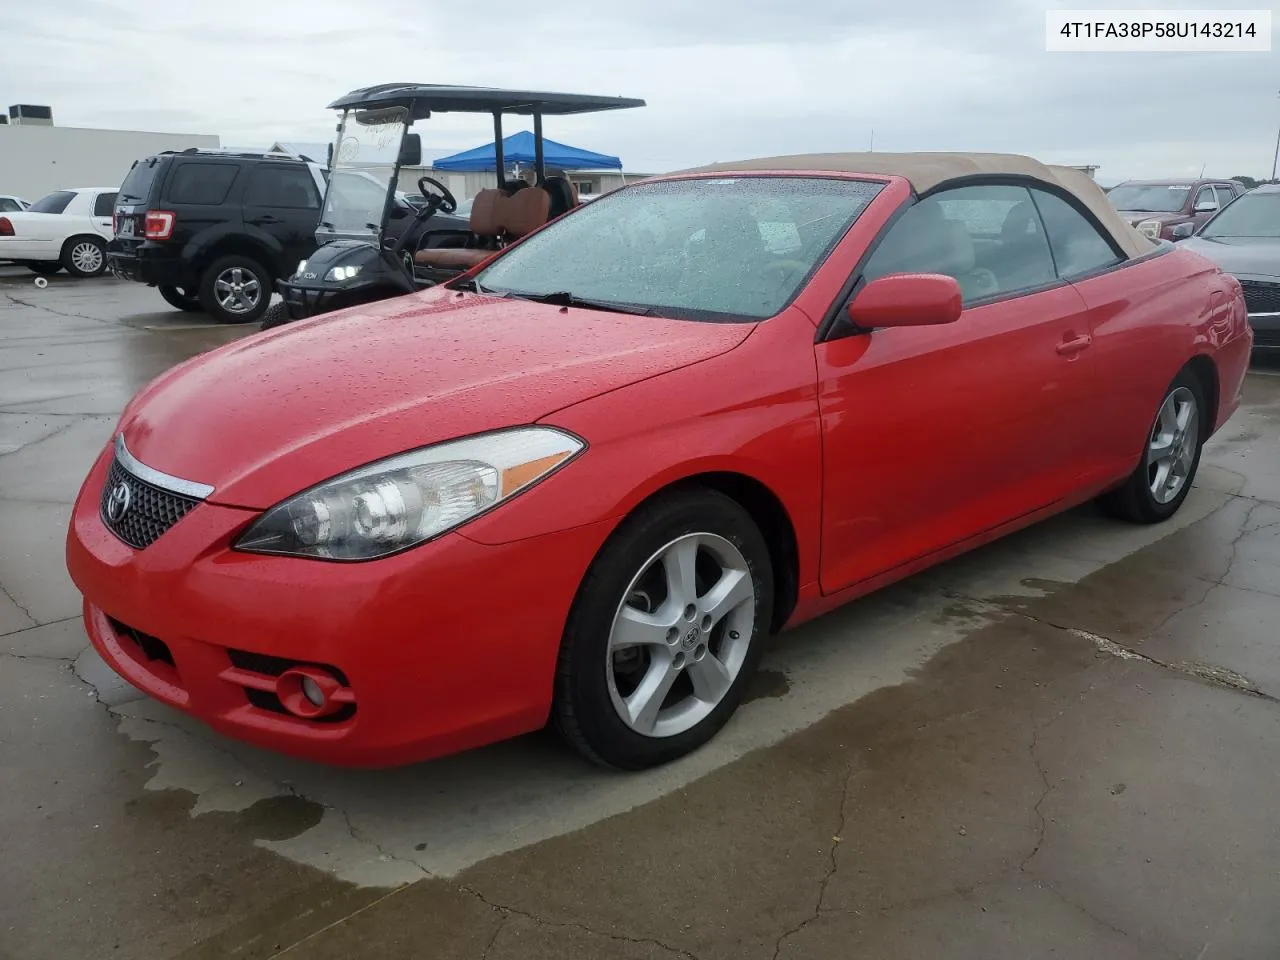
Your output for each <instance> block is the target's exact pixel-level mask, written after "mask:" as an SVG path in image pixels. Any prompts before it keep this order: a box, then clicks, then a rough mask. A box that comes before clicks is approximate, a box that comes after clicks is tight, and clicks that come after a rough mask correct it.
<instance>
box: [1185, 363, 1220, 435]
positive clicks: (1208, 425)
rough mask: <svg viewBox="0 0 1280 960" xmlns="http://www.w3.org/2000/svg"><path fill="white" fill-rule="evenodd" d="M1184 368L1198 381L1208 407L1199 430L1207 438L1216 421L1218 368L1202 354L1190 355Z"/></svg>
mask: <svg viewBox="0 0 1280 960" xmlns="http://www.w3.org/2000/svg"><path fill="white" fill-rule="evenodd" d="M1184 369H1186V370H1189V371H1190V372H1191V375H1192V376H1194V377H1195V378H1196V379H1197V380H1199V381H1200V389H1201V390H1203V391H1204V402H1205V404H1206V405H1207V406H1208V407H1209V410H1208V413H1209V415H1208V416H1207V417H1206V418H1205V422H1204V427H1203V430H1202V431H1201V432H1202V434H1203V436H1204V438H1205V439H1208V437H1209V434H1211V433H1212V432H1213V425H1214V424H1215V423H1217V422H1218V402H1219V399H1220V398H1219V396H1218V391H1219V386H1218V368H1217V366H1215V365H1214V362H1213V361H1212V360H1210V359H1209V358H1208V357H1206V356H1205V355H1204V354H1200V355H1198V356H1195V357H1192V358H1191V361H1190V362H1189V363H1188V364H1187V365H1186V367H1185V368H1184Z"/></svg>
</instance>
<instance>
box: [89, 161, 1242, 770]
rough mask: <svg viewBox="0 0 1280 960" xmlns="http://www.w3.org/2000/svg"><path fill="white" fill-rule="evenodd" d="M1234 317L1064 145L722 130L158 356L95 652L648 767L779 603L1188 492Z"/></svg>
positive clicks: (719, 686) (117, 487) (1190, 263)
mask: <svg viewBox="0 0 1280 960" xmlns="http://www.w3.org/2000/svg"><path fill="white" fill-rule="evenodd" d="M530 189H538V188H537V187H532V188H530ZM1251 337H1252V335H1251V333H1250V328H1249V325H1248V322H1247V320H1246V314H1245V305H1244V300H1243V297H1242V294H1241V290H1240V286H1239V284H1238V283H1237V282H1236V280H1234V279H1233V278H1231V277H1230V276H1227V275H1225V274H1223V273H1222V272H1221V271H1220V270H1219V269H1218V268H1217V267H1215V266H1214V265H1213V264H1211V263H1210V262H1209V261H1208V260H1205V259H1203V258H1201V257H1200V256H1198V255H1196V254H1194V253H1192V252H1190V251H1185V250H1181V249H1178V248H1176V247H1174V246H1173V245H1172V244H1169V243H1168V242H1163V241H1151V240H1148V239H1147V238H1145V237H1143V236H1142V235H1140V234H1139V233H1137V232H1136V231H1135V230H1134V229H1133V228H1132V227H1131V226H1129V224H1127V223H1126V222H1125V221H1124V220H1123V219H1121V218H1120V216H1119V215H1118V214H1117V213H1116V212H1115V210H1114V209H1113V208H1112V207H1111V205H1110V204H1109V203H1108V201H1107V199H1106V196H1105V195H1104V194H1103V193H1102V191H1101V190H1100V189H1099V188H1098V187H1097V186H1096V185H1095V184H1094V183H1093V182H1092V181H1091V180H1089V179H1088V178H1087V177H1085V176H1084V175H1083V174H1080V173H1077V172H1076V171H1074V170H1069V169H1066V168H1058V167H1050V166H1045V165H1042V164H1040V163H1037V162H1035V161H1034V160H1031V159H1028V158H1025V157H1018V156H1005V155H992V154H978V155H959V154H903V155H893V154H880V153H875V154H862V155H828V156H801V157H775V158H771V159H764V160H755V161H748V162H741V163H731V164H721V165H716V166H713V167H709V168H702V169H699V170H696V171H689V172H685V173H681V174H676V175H672V176H667V177H662V178H657V179H652V180H648V181H644V182H641V183H638V184H634V185H632V186H629V187H625V188H623V189H620V190H618V191H616V192H614V193H612V194H610V195H609V196H607V197H603V198H601V199H600V200H598V201H597V202H595V203H592V204H588V205H585V206H582V207H580V208H578V209H576V210H574V211H572V212H570V213H568V214H566V215H565V216H563V217H561V218H560V219H558V220H555V221H553V222H552V223H551V224H549V225H547V226H545V227H543V228H541V229H539V230H537V231H535V232H533V233H531V234H529V235H528V236H526V237H525V238H523V239H522V240H520V241H518V242H516V243H513V244H512V245H511V246H509V247H507V248H506V249H505V250H504V251H502V252H500V253H498V254H497V255H496V256H494V257H493V258H492V259H490V260H488V261H486V262H485V263H482V264H479V265H477V266H475V267H472V268H471V269H470V270H469V271H468V272H467V273H465V274H463V275H462V276H461V277H460V278H458V279H456V280H453V281H449V282H447V283H444V284H442V285H440V286H437V287H434V288H431V289H429V290H426V291H423V292H420V293H416V294H411V295H408V296H404V297H400V298H397V299H394V300H389V301H385V302H382V303H378V304H376V305H371V306H365V307H356V308H352V309H348V310H343V311H338V312H335V313H331V314H327V315H323V316H320V317H316V318H314V319H311V320H307V321H303V322H300V323H298V324H296V325H291V326H289V327H287V328H282V329H280V330H276V331H270V332H265V333H259V334H255V335H253V336H250V337H248V338H246V339H243V340H240V341H238V342H236V343H234V344H230V345H227V346H225V347H221V348H219V349H216V350H213V351H212V352H209V353H206V354H204V355H202V356H199V357H196V358H194V359H192V360H189V361H187V362H185V363H183V364H181V365H179V366H177V367H175V368H174V369H172V370H170V371H169V372H167V373H166V374H164V375H162V376H161V377H159V378H158V379H156V380H155V381H153V382H152V383H151V384H149V385H148V386H147V387H146V388H144V389H143V390H142V391H141V392H140V393H139V394H138V395H137V396H136V397H135V398H134V399H133V400H132V401H131V402H130V403H129V405H128V406H127V408H126V409H125V411H124V413H123V414H122V416H121V419H120V422H119V425H118V428H117V430H116V431H115V435H114V436H113V438H112V440H111V442H110V443H109V444H108V445H107V446H106V448H105V449H103V451H102V452H101V455H100V456H99V457H98V458H97V462H96V463H94V465H93V468H92V469H91V470H90V472H89V475H88V478H87V479H86V481H85V483H84V486H83V489H82V490H81V492H80V495H79V499H78V501H77V503H76V506H75V510H74V515H73V518H72V521H71V527H70V531H69V538H68V544H67V562H68V566H69V569H70V572H71V576H72V577H73V579H74V581H75V583H76V584H77V586H78V587H79V589H80V591H81V592H82V593H83V594H84V597H85V606H84V618H85V624H86V626H87V629H88V633H89V637H90V639H91V640H92V642H93V645H94V646H95V647H96V648H97V650H98V652H99V653H100V654H101V655H102V657H103V658H104V659H105V660H106V661H107V662H108V663H109V664H110V665H111V666H112V667H113V668H114V669H115V670H116V671H118V672H119V673H120V674H121V675H123V676H124V677H125V678H126V679H128V680H129V681H130V682H131V683H133V684H135V685H136V686H137V687H139V688H141V689H142V690H144V691H146V692H147V693H148V694H150V695H152V696H153V697H155V698H157V699H159V700H162V701H164V702H165V703H168V704H171V705H172V706H174V707H176V708H178V709H180V710H184V711H187V712H189V713H191V714H193V715H195V716H196V717H199V718H201V719H202V720H204V721H206V722H207V723H208V724H209V725H210V726H212V727H213V728H215V729H216V730H218V731H221V732H222V733H224V734H226V735H228V736H231V737H236V738H240V739H243V740H246V741H250V742H252V743H255V744H258V745H260V746H264V747H268V748H272V749H275V750H278V751H283V752H285V753H289V754H294V755H297V756H301V757H308V758H312V759H315V760H319V761H325V762H330V763H336V764H342V765H353V766H386V765H396V764H403V763H408V762H413V761H418V760H422V759H426V758H429V757H433V756H439V755H442V754H446V753H450V752H454V751H458V750H462V749H466V748H471V747H475V746H478V745H481V744H485V743H489V742H492V741H496V740H499V739H502V738H507V737H511V736H514V735H518V734H522V733H525V732H527V731H532V730H535V729H537V728H540V727H542V726H544V725H546V724H547V723H548V722H549V721H550V722H552V723H554V724H555V726H557V727H558V728H559V730H560V731H562V732H563V734H564V735H565V737H566V738H567V739H568V741H569V742H570V743H571V744H573V745H574V746H575V747H576V748H577V749H578V750H579V751H581V752H582V753H583V754H584V755H585V756H587V757H588V758H590V759H592V760H595V761H597V762H600V763H603V764H606V765H609V766H612V767H616V768H629V769H638V768H643V767H647V766H652V765H654V764H659V763H663V762H666V761H670V760H672V759H674V758H676V757H679V756H681V755H683V754H685V753H687V752H689V751H691V750H693V749H695V748H696V747H698V746H699V745H700V744H702V743H704V742H705V741H707V740H708V739H709V738H710V737H712V736H713V735H714V734H715V732H716V731H717V730H718V729H719V728H720V727H722V726H723V724H724V723H725V722H726V721H727V720H728V719H729V717H730V715H731V714H732V713H733V712H734V710H735V708H736V707H737V706H738V704H739V702H740V700H741V697H742V693H743V688H744V685H745V684H746V683H747V681H748V678H749V676H750V674H751V672H752V671H753V670H754V669H755V667H756V664H757V662H758V661H759V658H760V655H761V649H762V647H763V645H764V644H765V642H766V640H767V638H768V637H769V636H770V634H773V633H775V632H777V631H779V630H781V629H782V628H784V627H788V626H791V625H794V624H797V623H800V622H802V621H804V620H807V619H809V618H811V617H814V616H816V615H818V614H821V613H823V612H824V611H827V610H830V609H832V608H833V607H836V606H838V605H840V604H842V603H845V602H847V601H849V600H851V599H853V598H855V597H858V596H860V595H862V594H865V593H867V592H868V591H871V590H873V589H876V588H877V587H880V586H882V585H884V584H887V583H889V582H891V581H894V580H897V579H899V578H902V577H904V576H907V575H909V574H911V573H912V572H914V571H918V570H921V569H922V568H924V567H927V566H929V565H931V564H934V563H937V562H938V561H940V560H943V559H945V558H947V557H951V556H954V555H956V554H959V553H961V552H962V551H965V550H968V549H970V548H972V547H974V546H976V545H978V544H981V543H984V542H986V541H990V540H992V539H994V538H996V537H999V536H1001V535H1002V534H1005V533H1008V532H1009V531H1012V530H1014V529H1017V528H1019V527H1024V526H1026V525H1028V524H1031V523H1034V522H1036V521H1037V520H1039V519H1041V518H1043V517H1046V516H1048V515H1050V514H1053V513H1056V512H1058V511H1061V510H1064V509H1067V508H1069V507H1071V506H1073V505H1076V504H1080V503H1082V502H1085V501H1088V500H1090V499H1093V498H1099V499H1100V501H1101V502H1102V504H1104V506H1105V507H1106V508H1107V509H1108V510H1109V511H1111V512H1112V513H1114V514H1115V515H1117V516H1118V517H1120V518H1123V519H1126V520H1129V521H1134V522H1139V523H1155V522H1158V521H1161V520H1164V519H1166V518H1168V517H1169V516H1171V515H1172V514H1173V513H1174V512H1175V511H1176V510H1177V509H1178V508H1179V506H1180V505H1181V504H1182V502H1183V499H1184V498H1185V497H1186V496H1187V492H1188V489H1189V488H1190V486H1191V483H1192V481H1193V478H1194V477H1195V473H1196V467H1197V465H1198V463H1199V459H1200V451H1201V447H1202V445H1203V443H1204V441H1205V440H1206V438H1208V437H1209V436H1210V435H1211V434H1213V433H1214V431H1216V430H1218V429H1219V428H1220V427H1221V426H1222V425H1223V423H1224V422H1226V420H1227V419H1228V418H1229V417H1230V416H1231V415H1232V413H1233V412H1234V411H1235V410H1236V408H1237V406H1238V404H1239V400H1240V390H1241V385H1242V382H1243V379H1244V375H1245V371H1246V367H1247V363H1248V359H1249V352H1250V345H1251Z"/></svg>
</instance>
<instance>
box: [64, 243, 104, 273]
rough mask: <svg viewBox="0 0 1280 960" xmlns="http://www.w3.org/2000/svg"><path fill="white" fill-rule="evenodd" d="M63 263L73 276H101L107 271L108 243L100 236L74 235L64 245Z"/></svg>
mask: <svg viewBox="0 0 1280 960" xmlns="http://www.w3.org/2000/svg"><path fill="white" fill-rule="evenodd" d="M61 263H62V266H64V267H65V268H66V270H67V273H69V274H71V275H72V276H73V277H81V278H85V277H100V276H102V274H104V273H106V271H107V245H106V244H105V243H104V242H103V241H102V239H101V238H99V237H72V238H71V239H70V240H68V241H67V242H66V243H64V244H63V245H62V260H61Z"/></svg>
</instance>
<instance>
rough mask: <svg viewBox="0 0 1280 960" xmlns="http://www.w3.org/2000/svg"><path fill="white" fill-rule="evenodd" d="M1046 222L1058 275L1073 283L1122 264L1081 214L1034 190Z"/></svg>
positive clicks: (1044, 191) (1096, 230)
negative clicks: (1091, 273) (1097, 271)
mask: <svg viewBox="0 0 1280 960" xmlns="http://www.w3.org/2000/svg"><path fill="white" fill-rule="evenodd" d="M1031 193H1032V195H1033V196H1034V197H1035V200H1036V206H1037V207H1038V208H1039V209H1040V216H1041V218H1042V219H1043V220H1044V228H1045V232H1046V233H1047V234H1048V235H1049V246H1050V247H1052V248H1053V258H1054V261H1055V262H1056V263H1057V265H1058V275H1059V276H1060V277H1062V278H1063V279H1066V280H1070V279H1071V278H1072V277H1078V276H1080V275H1081V274H1084V273H1089V272H1090V271H1091V270H1098V269H1101V268H1103V267H1109V266H1112V265H1114V264H1117V263H1119V262H1120V261H1121V260H1123V259H1124V258H1123V257H1121V256H1120V254H1118V253H1117V252H1116V250H1115V248H1114V247H1112V245H1111V241H1110V240H1108V239H1107V238H1106V237H1105V236H1103V235H1102V234H1101V233H1100V232H1099V231H1098V228H1097V227H1095V226H1094V225H1093V224H1092V223H1091V222H1089V220H1088V219H1086V217H1085V216H1084V214H1082V213H1081V212H1080V211H1079V210H1077V209H1076V208H1075V207H1073V206H1072V205H1071V204H1069V203H1068V202H1067V201H1066V200H1063V199H1062V198H1061V197H1060V196H1058V195H1057V194H1056V193H1050V192H1049V191H1048V190H1040V189H1034V188H1033V189H1032V191H1031Z"/></svg>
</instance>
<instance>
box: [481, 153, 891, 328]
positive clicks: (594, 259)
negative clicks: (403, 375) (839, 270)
mask: <svg viewBox="0 0 1280 960" xmlns="http://www.w3.org/2000/svg"><path fill="white" fill-rule="evenodd" d="M881 189H883V184H878V183H863V182H859V181H854V180H836V179H822V178H818V177H764V176H755V177H736V178H726V179H714V180H712V179H697V180H672V181H665V182H655V183H647V184H637V185H635V186H632V187H627V188H624V189H622V190H619V191H617V192H616V193H612V194H610V195H608V196H606V197H602V198H601V199H600V200H597V201H595V202H593V203H590V204H587V205H585V206H582V207H579V208H578V209H576V210H574V211H573V212H572V213H571V214H569V215H568V216H566V217H565V218H564V219H562V220H559V221H557V222H555V223H553V224H552V225H550V226H549V227H548V228H547V229H545V230H542V231H540V232H539V233H537V234H536V235H535V236H532V237H530V238H529V239H528V240H525V241H524V242H522V243H521V244H520V245H519V246H517V247H514V248H512V250H511V251H510V252H508V253H506V254H504V255H503V256H501V257H499V258H498V259H497V260H495V261H494V263H493V264H492V266H490V267H488V268H487V269H485V270H483V271H481V272H480V273H479V274H478V275H477V276H476V278H475V280H476V284H477V287H478V289H480V290H482V291H484V292H488V293H509V294H511V295H514V296H520V295H532V296H540V295H547V294H571V295H572V296H573V297H574V298H577V299H580V300H590V301H594V302H595V303H596V304H616V305H618V306H619V307H623V306H626V307H630V308H633V309H635V308H640V309H643V310H645V311H646V312H649V311H652V312H653V313H655V314H658V315H663V316H671V317H680V318H686V319H702V320H762V319H764V318H766V317H771V316H773V315H774V314H776V313H778V312H779V311H780V310H782V309H783V308H784V307H785V306H786V305H787V304H788V303H789V302H790V301H791V299H792V297H794V296H795V294H796V292H797V291H798V290H799V289H800V287H801V285H802V284H804V282H805V281H806V280H807V279H808V277H809V275H810V274H811V273H812V272H813V270H814V268H815V267H817V266H818V265H819V264H820V263H821V261H822V260H823V258H824V257H825V256H826V254H827V253H828V252H829V251H830V249H831V247H832V246H833V245H834V243H835V242H836V241H837V240H839V238H840V237H841V236H843V235H844V232H845V231H846V230H847V229H848V228H849V226H850V225H851V224H852V223H853V221H854V220H855V219H857V217H858V215H859V214H861V213H862V211H863V210H864V209H866V206H867V204H868V203H870V202H871V200H872V199H873V198H874V197H875V196H876V194H877V193H879V192H880V190H881Z"/></svg>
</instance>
